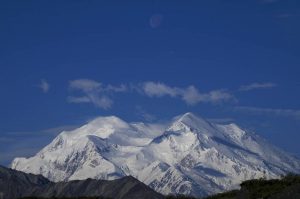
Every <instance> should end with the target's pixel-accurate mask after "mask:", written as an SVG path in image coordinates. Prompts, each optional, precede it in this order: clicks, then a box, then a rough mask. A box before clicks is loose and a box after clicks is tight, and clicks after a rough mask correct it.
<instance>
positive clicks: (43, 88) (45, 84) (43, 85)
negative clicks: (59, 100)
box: [38, 79, 50, 93]
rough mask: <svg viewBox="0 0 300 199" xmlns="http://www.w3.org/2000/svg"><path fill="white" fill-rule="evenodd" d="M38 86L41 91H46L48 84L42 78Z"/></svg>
mask: <svg viewBox="0 0 300 199" xmlns="http://www.w3.org/2000/svg"><path fill="white" fill-rule="evenodd" d="M38 87H39V88H40V89H41V90H42V92H43V93H48V91H49V89H50V84H49V83H48V82H47V81H46V80H45V79H42V80H41V82H40V84H39V85H38Z"/></svg>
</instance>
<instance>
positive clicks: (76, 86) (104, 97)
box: [68, 79, 127, 109]
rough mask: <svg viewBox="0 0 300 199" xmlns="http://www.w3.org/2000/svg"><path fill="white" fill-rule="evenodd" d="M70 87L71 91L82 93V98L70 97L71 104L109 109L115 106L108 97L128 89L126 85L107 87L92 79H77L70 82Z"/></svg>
mask: <svg viewBox="0 0 300 199" xmlns="http://www.w3.org/2000/svg"><path fill="white" fill-rule="evenodd" d="M69 87H70V89H71V90H77V91H80V92H81V93H82V95H81V96H76V97H75V96H69V97H68V102H70V103H91V104H93V105H95V106H96V107H98V108H102V109H109V108H111V106H112V104H113V100H112V99H111V98H110V97H109V96H108V94H109V93H110V94H111V93H114V92H125V91H127V87H126V86H125V85H123V84H122V85H120V86H113V85H108V86H105V85H103V84H102V83H100V82H97V81H94V80H90V79H77V80H73V81H70V84H69Z"/></svg>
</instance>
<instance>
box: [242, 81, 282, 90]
mask: <svg viewBox="0 0 300 199" xmlns="http://www.w3.org/2000/svg"><path fill="white" fill-rule="evenodd" d="M276 86H277V85H276V84H275V83H272V82H264V83H257V82H255V83H252V84H248V85H243V86H241V87H240V88H239V91H250V90H255V89H270V88H274V87H276Z"/></svg>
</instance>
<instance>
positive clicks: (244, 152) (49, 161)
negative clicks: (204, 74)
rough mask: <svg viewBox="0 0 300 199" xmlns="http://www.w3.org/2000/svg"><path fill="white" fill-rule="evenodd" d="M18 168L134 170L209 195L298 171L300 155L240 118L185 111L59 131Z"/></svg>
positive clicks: (66, 174) (89, 174)
mask: <svg viewBox="0 0 300 199" xmlns="http://www.w3.org/2000/svg"><path fill="white" fill-rule="evenodd" d="M12 168H13V169H16V170H20V171H23V172H27V173H33V174H41V175H43V176H45V177H47V178H48V179H50V180H52V181H55V182H58V181H70V180H82V179H87V178H95V179H105V180H113V179H117V178H121V177H122V176H127V175H131V176H134V177H135V178H137V179H138V180H140V181H142V182H144V183H145V184H147V185H149V186H150V187H151V188H153V189H155V190H156V191H158V192H160V193H163V194H188V195H194V196H205V195H210V194H214V193H218V192H222V191H225V190H230V189H233V188H237V187H238V185H239V184H240V183H241V182H242V181H244V180H248V179H253V178H261V177H265V178H277V177H279V176H280V175H282V174H285V173H288V172H293V173H300V161H299V160H298V159H296V158H295V157H293V156H290V155H289V154H287V153H286V152H284V151H282V150H280V149H278V148H276V147H274V146H273V145H271V144H270V143H268V142H267V141H266V140H264V139H262V138H260V137H259V136H258V135H256V134H254V133H252V132H247V131H245V130H243V129H241V128H240V127H239V126H238V125H236V124H227V125H221V124H214V123H211V122H208V121H206V120H205V119H203V118H200V117H198V116H196V115H194V114H192V113H186V114H184V115H181V116H177V117H175V118H174V119H173V120H171V122H169V124H167V125H161V124H145V123H127V122H125V121H123V120H121V119H120V118H118V117H115V116H110V117H99V118H96V119H95V120H93V121H91V122H89V123H87V124H86V125H84V126H82V127H80V128H78V129H75V130H73V131H64V132H62V133H60V134H59V135H58V136H57V137H56V138H55V139H54V140H53V141H52V142H51V143H50V144H49V145H47V146H46V147H45V148H43V149H42V150H41V151H40V152H38V153H37V154H36V155H35V156H33V157H30V158H16V159H15V160H14V161H13V162H12Z"/></svg>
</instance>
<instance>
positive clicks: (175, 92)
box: [142, 82, 235, 105]
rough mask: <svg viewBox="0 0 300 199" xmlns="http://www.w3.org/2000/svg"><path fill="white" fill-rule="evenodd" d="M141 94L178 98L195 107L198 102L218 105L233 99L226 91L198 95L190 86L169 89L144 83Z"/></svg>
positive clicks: (164, 85) (156, 83) (157, 83)
mask: <svg viewBox="0 0 300 199" xmlns="http://www.w3.org/2000/svg"><path fill="white" fill-rule="evenodd" d="M142 90H143V92H144V93H145V94H146V95H147V96H149V97H163V96H169V97H173V98H175V97H178V98H181V99H182V100H183V101H184V102H185V103H186V104H188V105H196V104H198V103H200V102H209V103H220V102H225V101H230V100H233V99H235V98H234V96H233V95H232V94H230V93H229V92H228V91H226V90H223V89H220V90H213V91H210V92H208V93H200V92H199V90H198V89H197V88H196V87H195V86H193V85H191V86H188V87H187V88H179V87H171V86H168V85H166V84H164V83H160V82H145V83H144V84H143V86H142Z"/></svg>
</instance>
